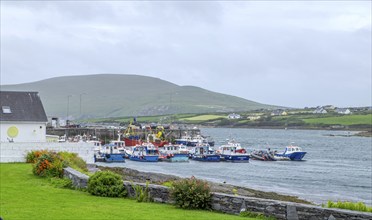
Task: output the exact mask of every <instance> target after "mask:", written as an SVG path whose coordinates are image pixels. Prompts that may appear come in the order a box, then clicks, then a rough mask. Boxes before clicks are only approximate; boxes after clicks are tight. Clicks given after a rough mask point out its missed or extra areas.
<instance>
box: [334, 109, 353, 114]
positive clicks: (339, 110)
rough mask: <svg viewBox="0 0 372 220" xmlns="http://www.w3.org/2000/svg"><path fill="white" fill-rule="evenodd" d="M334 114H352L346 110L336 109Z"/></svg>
mask: <svg viewBox="0 0 372 220" xmlns="http://www.w3.org/2000/svg"><path fill="white" fill-rule="evenodd" d="M336 112H337V113H338V114H343V115H350V114H351V113H352V112H351V111H350V109H348V108H338V109H336Z"/></svg>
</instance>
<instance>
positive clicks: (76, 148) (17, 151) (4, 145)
mask: <svg viewBox="0 0 372 220" xmlns="http://www.w3.org/2000/svg"><path fill="white" fill-rule="evenodd" d="M32 150H53V151H57V152H59V151H68V152H71V153H77V154H78V155H79V156H80V157H81V158H83V160H85V162H87V163H94V145H93V144H92V143H84V142H82V143H79V142H78V143H68V142H65V143H50V142H35V143H17V142H14V143H8V142H1V144H0V163H10V162H26V159H25V156H26V154H27V153H28V152H30V151H32Z"/></svg>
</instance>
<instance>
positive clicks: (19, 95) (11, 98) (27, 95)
mask: <svg viewBox="0 0 372 220" xmlns="http://www.w3.org/2000/svg"><path fill="white" fill-rule="evenodd" d="M0 106H1V110H0V116H1V117H0V128H1V136H0V137H1V140H0V141H1V142H45V141H46V124H47V122H48V119H47V116H46V114H45V110H44V107H43V104H42V102H41V100H40V97H39V95H38V93H37V92H14V91H12V92H10V91H0Z"/></svg>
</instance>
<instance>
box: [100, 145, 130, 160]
mask: <svg viewBox="0 0 372 220" xmlns="http://www.w3.org/2000/svg"><path fill="white" fill-rule="evenodd" d="M94 161H95V162H125V153H123V152H120V151H119V149H118V147H117V146H115V145H114V144H105V145H103V146H102V147H101V149H100V150H99V151H98V152H97V153H95V154H94Z"/></svg>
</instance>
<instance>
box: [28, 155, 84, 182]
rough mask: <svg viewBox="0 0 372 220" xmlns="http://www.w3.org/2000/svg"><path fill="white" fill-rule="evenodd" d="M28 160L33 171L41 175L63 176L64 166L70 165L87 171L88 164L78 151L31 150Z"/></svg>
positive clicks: (49, 176) (50, 176)
mask: <svg viewBox="0 0 372 220" xmlns="http://www.w3.org/2000/svg"><path fill="white" fill-rule="evenodd" d="M26 162H27V163H31V164H32V171H33V173H34V174H35V175H37V176H41V177H48V178H52V177H60V178H61V177H63V168H65V167H67V166H70V167H72V168H74V169H76V170H79V171H81V172H85V173H86V172H87V168H86V167H87V165H86V163H85V161H84V160H83V159H81V158H80V157H79V156H78V155H77V154H76V153H70V152H54V151H48V150H36V151H30V152H28V153H27V154H26Z"/></svg>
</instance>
